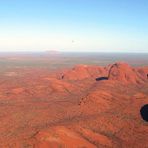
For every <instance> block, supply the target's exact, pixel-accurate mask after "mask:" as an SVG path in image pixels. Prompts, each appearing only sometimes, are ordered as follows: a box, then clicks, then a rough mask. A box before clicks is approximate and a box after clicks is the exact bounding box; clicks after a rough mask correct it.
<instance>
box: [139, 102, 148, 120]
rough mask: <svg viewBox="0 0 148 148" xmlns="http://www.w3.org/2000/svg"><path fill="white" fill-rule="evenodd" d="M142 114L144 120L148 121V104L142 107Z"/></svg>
mask: <svg viewBox="0 0 148 148" xmlns="http://www.w3.org/2000/svg"><path fill="white" fill-rule="evenodd" d="M140 114H141V117H142V118H143V120H145V121H146V122H148V104H146V105H144V106H142V108H141V109H140Z"/></svg>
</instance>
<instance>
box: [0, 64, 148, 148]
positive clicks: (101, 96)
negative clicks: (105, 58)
mask: <svg viewBox="0 0 148 148" xmlns="http://www.w3.org/2000/svg"><path fill="white" fill-rule="evenodd" d="M12 72H13V73H14V72H15V73H16V74H17V75H10V72H9V71H8V72H7V75H6V74H5V73H4V74H3V75H2V74H1V77H0V120H1V122H0V147H2V148H3V147H4V148H7V147H8V148H9V147H11V148H17V147H18V148H26V147H29V148H33V147H35V148H58V147H61V148H65V147H66V148H77V147H86V148H95V147H115V148H116V147H137V148H139V147H140V148H141V147H147V145H148V140H147V137H148V126H147V123H146V122H145V121H143V120H142V118H141V116H140V112H139V111H140V108H141V106H143V105H144V104H147V99H148V78H147V74H148V68H147V67H138V68H134V67H131V66H129V65H127V64H125V63H116V64H113V65H110V66H107V67H99V66H87V65H79V66H76V67H75V68H73V69H69V70H65V71H64V72H63V71H59V72H54V73H51V72H49V71H48V70H46V69H38V68H37V69H29V68H26V69H25V68H24V69H23V70H22V69H17V70H11V74H12ZM8 73H9V75H8ZM99 77H108V80H107V79H106V80H99V81H96V78H99Z"/></svg>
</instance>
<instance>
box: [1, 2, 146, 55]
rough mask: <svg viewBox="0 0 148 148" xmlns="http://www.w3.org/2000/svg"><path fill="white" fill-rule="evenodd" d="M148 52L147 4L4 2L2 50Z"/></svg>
mask: <svg viewBox="0 0 148 148" xmlns="http://www.w3.org/2000/svg"><path fill="white" fill-rule="evenodd" d="M26 50H28V51H40V50H41V51H44V50H62V51H117V52H148V0H1V1H0V51H26Z"/></svg>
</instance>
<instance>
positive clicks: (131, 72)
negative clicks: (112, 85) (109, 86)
mask: <svg viewBox="0 0 148 148" xmlns="http://www.w3.org/2000/svg"><path fill="white" fill-rule="evenodd" d="M108 79H109V80H117V81H120V82H122V83H126V84H128V83H134V84H140V83H144V82H145V81H147V78H146V73H145V72H144V71H141V73H140V72H139V71H138V70H137V69H136V68H132V67H131V66H129V65H128V64H126V63H115V64H113V65H112V66H111V67H110V70H109V74H108Z"/></svg>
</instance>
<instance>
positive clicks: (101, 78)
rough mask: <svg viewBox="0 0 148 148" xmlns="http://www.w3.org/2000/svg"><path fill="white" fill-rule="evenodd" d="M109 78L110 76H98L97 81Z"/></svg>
mask: <svg viewBox="0 0 148 148" xmlns="http://www.w3.org/2000/svg"><path fill="white" fill-rule="evenodd" d="M102 80H108V77H98V78H96V81H102Z"/></svg>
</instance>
